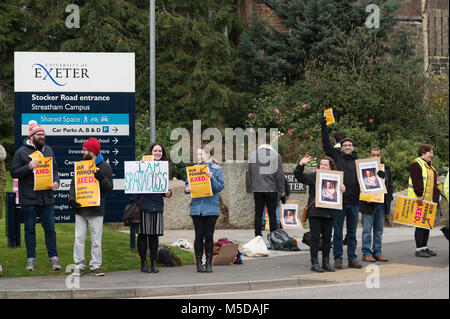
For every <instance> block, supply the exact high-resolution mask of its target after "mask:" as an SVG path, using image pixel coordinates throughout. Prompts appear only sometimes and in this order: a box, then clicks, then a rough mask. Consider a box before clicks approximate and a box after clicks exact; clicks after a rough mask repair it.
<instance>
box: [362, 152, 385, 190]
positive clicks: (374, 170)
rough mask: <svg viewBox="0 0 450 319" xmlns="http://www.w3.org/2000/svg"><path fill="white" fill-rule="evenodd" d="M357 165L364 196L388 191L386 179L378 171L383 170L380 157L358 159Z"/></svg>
mask: <svg viewBox="0 0 450 319" xmlns="http://www.w3.org/2000/svg"><path fill="white" fill-rule="evenodd" d="M355 165H356V174H357V175H358V182H359V187H360V192H361V193H362V195H363V196H370V195H374V194H386V193H387V191H386V186H385V185H384V179H383V178H381V177H379V176H378V171H379V170H381V163H380V159H379V158H376V159H375V158H366V159H361V160H356V161H355Z"/></svg>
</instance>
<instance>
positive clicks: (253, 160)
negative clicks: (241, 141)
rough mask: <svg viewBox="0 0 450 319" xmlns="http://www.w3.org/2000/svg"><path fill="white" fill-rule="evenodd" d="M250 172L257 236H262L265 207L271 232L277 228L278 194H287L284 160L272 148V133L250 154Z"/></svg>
mask: <svg viewBox="0 0 450 319" xmlns="http://www.w3.org/2000/svg"><path fill="white" fill-rule="evenodd" d="M248 173H249V177H250V185H251V189H252V192H253V196H254V199H255V237H256V236H262V216H263V212H264V207H265V206H266V207H267V210H268V212H269V222H270V232H273V231H275V230H277V221H276V211H277V202H278V194H280V197H284V196H285V189H284V172H283V162H282V159H281V156H280V154H278V153H277V151H275V150H274V149H273V148H272V140H271V137H270V133H266V135H265V144H263V145H261V146H259V147H258V149H257V150H256V151H254V152H252V153H251V154H250V155H249V158H248Z"/></svg>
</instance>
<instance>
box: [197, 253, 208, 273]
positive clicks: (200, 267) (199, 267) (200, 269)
mask: <svg viewBox="0 0 450 319" xmlns="http://www.w3.org/2000/svg"><path fill="white" fill-rule="evenodd" d="M202 258H203V256H195V261H196V262H197V272H205V271H206V269H205V267H203V261H202Z"/></svg>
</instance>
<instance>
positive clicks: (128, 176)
mask: <svg viewBox="0 0 450 319" xmlns="http://www.w3.org/2000/svg"><path fill="white" fill-rule="evenodd" d="M124 169H125V178H124V181H125V185H124V191H125V193H126V194H147V193H167V191H168V190H169V162H167V161H153V162H142V161H125V162H124Z"/></svg>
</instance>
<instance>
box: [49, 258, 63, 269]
mask: <svg viewBox="0 0 450 319" xmlns="http://www.w3.org/2000/svg"><path fill="white" fill-rule="evenodd" d="M50 268H51V269H53V270H61V265H60V264H59V262H58V259H52V260H50Z"/></svg>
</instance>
